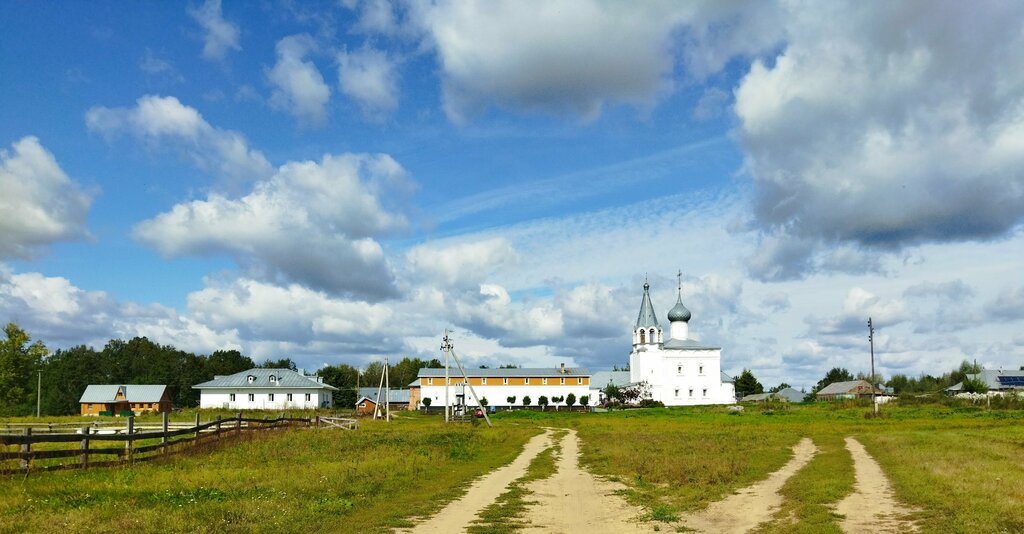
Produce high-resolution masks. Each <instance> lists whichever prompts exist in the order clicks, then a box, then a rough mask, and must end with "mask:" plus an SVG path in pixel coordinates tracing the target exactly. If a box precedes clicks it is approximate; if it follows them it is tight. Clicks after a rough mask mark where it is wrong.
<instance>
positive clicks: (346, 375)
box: [317, 363, 359, 408]
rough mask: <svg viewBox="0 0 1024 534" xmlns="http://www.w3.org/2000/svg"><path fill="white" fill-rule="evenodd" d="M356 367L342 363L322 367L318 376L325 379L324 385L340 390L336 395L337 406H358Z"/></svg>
mask: <svg viewBox="0 0 1024 534" xmlns="http://www.w3.org/2000/svg"><path fill="white" fill-rule="evenodd" d="M358 372H359V371H357V370H356V368H355V367H352V366H351V365H348V364H346V363H342V364H339V365H327V366H324V367H321V368H320V370H319V371H317V374H318V375H320V376H321V377H323V379H324V383H325V384H329V385H332V386H334V387H336V388H338V391H337V392H336V393H335V394H334V404H335V406H343V407H346V408H350V407H352V406H355V405H356V400H357V399H356V374H357V373H358Z"/></svg>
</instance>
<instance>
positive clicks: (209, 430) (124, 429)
mask: <svg viewBox="0 0 1024 534" xmlns="http://www.w3.org/2000/svg"><path fill="white" fill-rule="evenodd" d="M163 415H164V417H163V423H162V425H161V427H159V428H158V429H156V430H149V429H150V428H154V427H147V428H136V427H135V417H134V416H129V417H127V418H126V420H127V426H124V425H122V426H121V427H120V428H116V429H115V428H108V427H96V426H94V425H91V424H85V425H81V426H80V427H79V428H77V429H76V430H75V432H74V433H56V432H55V429H54V428H53V425H48V424H46V423H42V424H34V425H33V426H27V427H25V428H22V429H21V432H20V433H19V434H0V447H3V448H7V447H9V446H19V445H20V450H17V451H6V450H0V466H3V465H4V462H9V461H11V460H20V465H19V466H18V467H4V468H0V474H3V475H9V474H27V473H28V472H29V471H30V470H44V471H48V470H55V469H84V468H88V467H100V466H112V465H120V464H125V463H131V462H139V461H148V460H152V459H154V458H160V457H164V456H167V455H171V454H178V453H181V452H185V451H188V450H196V448H197V446H198V445H200V444H203V443H211V442H216V441H220V440H221V438H222V437H228V436H231V435H241V434H242V433H243V432H252V431H260V430H273V429H280V428H289V427H316V428H321V427H323V428H345V429H349V430H351V429H355V428H356V427H357V426H358V423H357V422H356V421H355V420H354V419H344V418H336V417H321V416H316V417H309V418H301V417H299V418H297V417H284V415H281V416H279V417H277V418H276V419H270V418H269V417H264V418H263V419H257V418H251V417H242V414H241V412H239V413H238V415H237V416H236V417H231V418H227V419H223V418H221V417H220V416H217V418H216V419H214V420H212V421H208V422H206V423H201V422H200V421H199V414H196V420H195V424H189V423H185V424H186V425H188V426H185V427H182V426H181V425H182V424H181V423H170V422H168V420H167V414H166V413H165V414H163ZM33 427H36V428H38V429H39V430H42V433H34V432H33ZM140 430H141V431H140ZM8 431H9V430H8ZM172 438H177V439H172ZM108 442H122V443H124V446H123V447H104V446H102V445H103V444H106V443H108ZM143 442H149V443H147V444H144V445H137V444H138V443H143ZM50 443H77V444H78V447H77V448H56V449H52V448H34V447H33V445H38V444H50ZM97 445H100V446H97ZM186 445H191V447H186ZM154 452H155V454H152V453H154ZM95 456H107V457H109V456H116V457H117V458H116V459H114V460H103V461H96V460H95V459H93V457H95ZM55 458H56V459H59V458H75V459H76V461H72V462H68V463H56V464H47V465H42V466H34V465H33V463H34V461H36V460H49V459H55Z"/></svg>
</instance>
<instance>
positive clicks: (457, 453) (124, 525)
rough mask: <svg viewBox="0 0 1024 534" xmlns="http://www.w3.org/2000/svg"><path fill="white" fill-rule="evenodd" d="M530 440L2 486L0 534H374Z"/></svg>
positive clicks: (308, 444) (426, 439)
mask: <svg viewBox="0 0 1024 534" xmlns="http://www.w3.org/2000/svg"><path fill="white" fill-rule="evenodd" d="M538 431H539V430H538V429H535V428H531V427H524V426H514V425H506V426H505V427H503V428H500V429H488V428H484V427H474V426H471V425H447V426H445V425H444V424H443V423H441V422H440V421H439V420H438V419H437V418H433V417H431V418H426V417H424V418H412V419H402V420H400V421H396V422H392V423H390V424H386V423H382V422H374V421H364V422H363V423H362V427H361V428H360V429H359V430H357V431H342V430H313V429H298V430H283V431H277V432H267V433H261V434H258V435H255V436H253V437H252V438H251V439H243V440H240V441H238V442H235V443H233V444H231V445H229V446H225V447H220V448H218V449H215V450H214V451H213V452H210V453H203V454H197V455H195V456H187V457H179V458H177V459H170V460H168V461H166V462H164V461H161V462H159V463H149V464H143V465H139V464H136V465H134V466H131V467H119V468H109V469H93V470H89V471H65V472H56V473H39V474H33V475H30V476H28V477H8V478H5V479H0V532H68V531H70V532H79V531H100V532H111V531H121V530H125V529H132V530H135V531H140V532H253V531H254V532H281V531H300V530H301V531H347V532H371V531H382V530H386V529H388V528H390V527H394V526H402V525H409V523H408V519H407V518H408V517H411V516H421V515H429V514H430V513H431V512H433V511H435V510H437V509H439V508H440V507H441V506H443V504H444V503H446V502H448V501H450V500H451V499H453V498H454V497H456V496H457V495H459V494H460V493H461V492H463V491H464V489H465V487H466V485H467V483H468V482H469V481H470V480H471V479H473V478H475V477H476V476H479V475H480V474H482V473H485V472H487V471H489V470H491V469H493V468H495V467H497V466H499V465H503V464H506V463H508V462H510V461H511V460H512V459H513V458H514V457H515V456H516V455H517V454H518V453H519V452H520V450H521V449H522V446H523V444H524V443H525V442H526V440H527V439H528V438H529V437H530V436H532V435H534V434H536V433H537V432H538Z"/></svg>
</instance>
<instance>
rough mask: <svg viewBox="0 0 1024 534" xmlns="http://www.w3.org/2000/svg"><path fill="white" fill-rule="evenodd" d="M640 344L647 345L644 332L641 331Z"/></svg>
mask: <svg viewBox="0 0 1024 534" xmlns="http://www.w3.org/2000/svg"><path fill="white" fill-rule="evenodd" d="M640 343H641V344H643V343H647V341H646V339H645V338H644V331H643V330H641V331H640Z"/></svg>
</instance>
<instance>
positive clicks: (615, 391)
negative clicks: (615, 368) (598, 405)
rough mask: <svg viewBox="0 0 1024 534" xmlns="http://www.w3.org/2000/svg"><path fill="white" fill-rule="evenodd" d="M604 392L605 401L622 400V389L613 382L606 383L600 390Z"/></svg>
mask: <svg viewBox="0 0 1024 534" xmlns="http://www.w3.org/2000/svg"><path fill="white" fill-rule="evenodd" d="M601 392H602V393H604V398H605V403H606V404H607V403H609V402H622V391H621V390H620V389H619V386H616V385H615V384H608V385H607V386H605V387H604V389H602V390H601Z"/></svg>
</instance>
